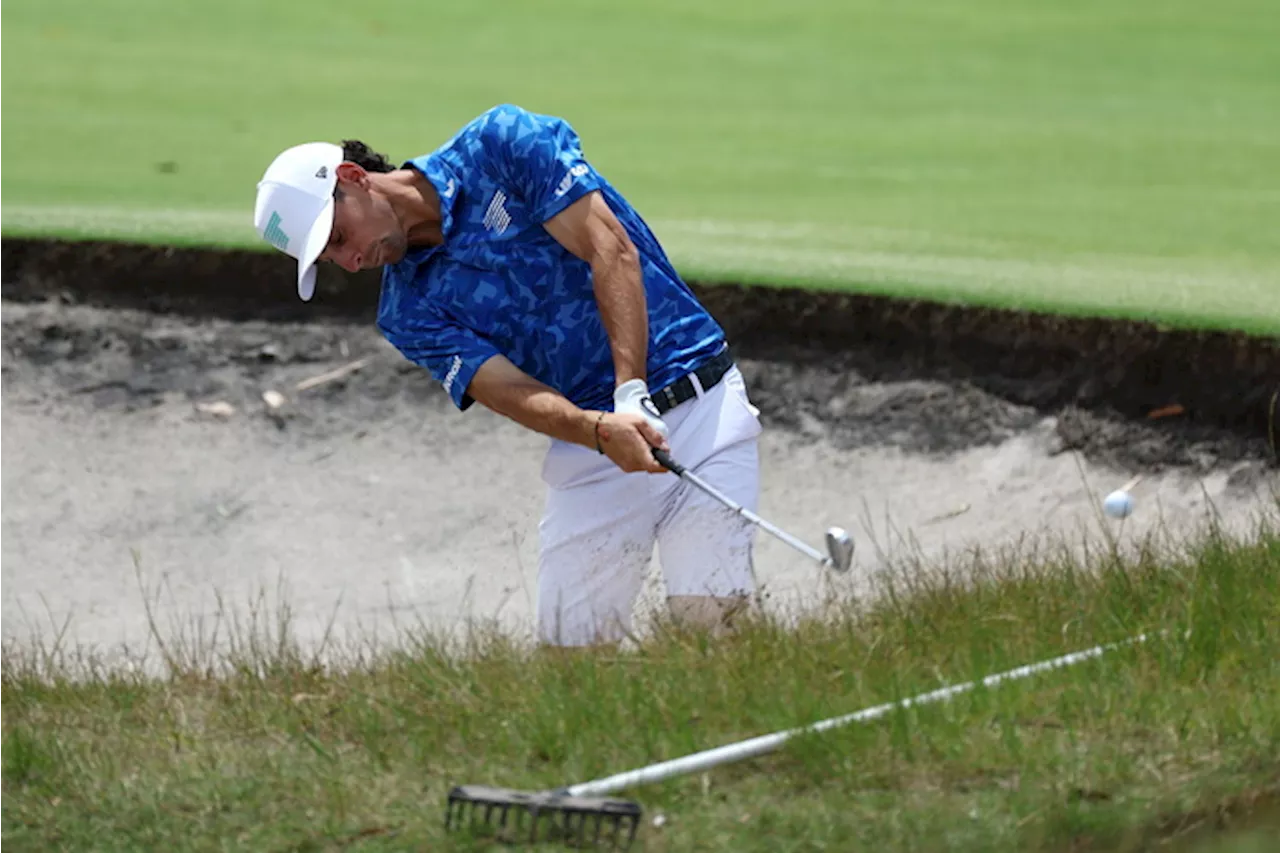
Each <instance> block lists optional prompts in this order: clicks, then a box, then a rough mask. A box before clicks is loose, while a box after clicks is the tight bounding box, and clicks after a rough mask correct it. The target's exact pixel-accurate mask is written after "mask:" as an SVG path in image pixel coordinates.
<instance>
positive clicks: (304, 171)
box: [254, 104, 761, 646]
mask: <svg viewBox="0 0 1280 853" xmlns="http://www.w3.org/2000/svg"><path fill="white" fill-rule="evenodd" d="M254 223H255V226H256V227H257V229H258V233H259V234H260V235H261V236H262V238H263V239H264V240H266V241H267V242H269V243H271V244H272V245H273V246H275V247H276V248H277V249H279V250H280V251H282V252H284V253H286V254H288V255H290V256H291V257H294V258H297V259H298V294H299V296H300V297H301V298H302V299H303V300H310V299H311V297H312V295H313V293H314V290H315V280H316V269H315V264H316V263H317V262H318V261H328V262H332V263H336V264H338V265H339V266H341V267H342V268H343V269H345V270H348V271H351V272H355V271H357V270H362V269H372V268H375V267H379V266H381V267H382V268H383V272H382V289H381V295H380V298H379V304H378V320H377V323H378V328H379V330H380V331H381V332H382V334H383V335H384V336H385V337H386V338H387V340H389V341H390V342H391V343H392V344H393V345H395V347H396V348H397V349H398V350H399V351H400V352H401V353H402V354H403V355H404V356H405V357H406V358H408V359H409V360H411V361H413V362H414V363H416V364H419V365H422V366H423V367H425V368H426V369H427V370H429V371H430V373H431V375H432V376H433V377H434V378H435V379H436V380H438V381H439V382H441V383H442V385H443V386H444V389H445V391H446V392H447V393H448V394H449V396H450V398H451V399H452V400H453V403H454V405H455V406H457V408H458V409H459V410H461V411H465V410H466V409H467V408H469V407H470V406H471V405H472V404H473V403H474V402H477V401H478V402H479V403H481V404H482V405H483V406H486V407H488V408H489V409H491V410H493V411H495V412H497V413H499V414H501V415H503V416H505V417H507V418H510V419H511V420H514V421H516V422H517V423H520V424H522V425H523V426H525V427H527V428H529V429H532V430H536V431H537V432H540V433H543V434H545V435H547V436H549V437H550V439H551V441H550V447H549V448H548V451H547V454H546V457H545V460H544V463H543V468H542V476H543V480H544V482H545V483H546V485H547V488H548V493H547V500H546V505H545V509H544V513H543V517H542V520H541V523H540V525H539V540H540V542H539V545H540V554H539V563H538V586H537V589H538V595H537V620H538V634H539V637H540V640H541V641H542V642H544V643H546V644H550V645H559V646H584V645H590V644H594V643H600V642H606V643H607V642H614V641H617V640H619V639H621V638H622V637H623V636H624V635H625V634H626V632H627V631H628V630H629V629H630V621H631V612H632V607H633V604H634V601H635V598H636V596H637V595H638V594H639V591H640V587H641V584H642V582H643V576H644V571H645V568H646V566H647V565H648V563H649V560H650V558H651V556H652V554H653V549H654V545H655V543H656V544H657V547H658V551H659V555H660V561H661V565H662V569H663V574H664V578H665V581H666V585H667V590H668V594H669V598H668V606H669V608H670V612H671V615H672V616H673V618H674V619H676V620H677V621H681V622H685V623H686V624H694V625H698V626H701V627H704V628H716V627H717V626H719V625H721V624H723V623H724V622H725V621H726V620H727V619H728V618H729V617H730V616H731V615H732V614H733V613H734V612H736V611H737V610H738V609H740V608H741V607H742V606H743V605H744V604H745V603H746V600H747V599H748V597H749V596H750V595H751V594H752V592H753V591H754V582H753V577H752V568H751V553H752V537H753V532H754V531H753V528H752V526H751V525H750V524H748V523H746V522H745V521H743V520H742V518H741V517H739V516H738V515H736V514H734V513H733V512H731V511H729V510H727V509H725V508H724V507H723V506H722V505H721V504H719V503H716V502H714V501H712V500H711V499H710V498H708V497H707V496H706V495H705V494H704V493H703V492H701V491H699V490H696V489H691V488H687V487H686V486H685V484H684V483H683V481H682V480H681V479H680V478H678V477H676V476H675V475H673V474H671V473H670V472H669V471H667V470H666V469H665V468H663V467H662V466H661V465H660V464H659V463H658V462H657V461H656V460H655V459H654V457H653V453H652V449H653V448H654V447H659V448H662V449H663V450H669V451H670V452H671V453H672V454H673V455H674V456H675V457H676V458H678V459H680V461H681V462H682V463H683V464H684V465H685V466H686V467H687V468H688V469H689V470H691V471H694V472H696V473H697V474H698V475H700V476H701V477H703V478H704V479H705V480H706V481H708V482H710V483H712V484H714V485H715V487H716V488H717V489H719V490H720V491H722V492H723V493H725V494H727V495H729V496H730V497H731V498H732V499H733V500H735V501H737V502H738V503H740V504H741V505H742V506H744V507H747V508H748V509H754V508H755V505H756V502H757V493H758V490H759V461H758V454H757V438H758V436H759V434H760V431H761V427H760V422H759V420H758V417H757V416H758V414H759V412H758V411H757V410H756V409H755V408H754V407H753V406H752V405H751V403H750V401H749V400H748V397H747V393H746V388H745V383H744V381H743V378H742V374H741V373H740V372H739V371H738V368H737V367H736V366H735V365H734V363H733V360H732V358H731V357H730V356H729V354H728V350H727V345H726V341H725V335H724V332H723V330H722V329H721V328H720V326H719V325H718V324H717V323H716V322H715V320H714V319H713V318H712V317H711V315H710V314H709V313H708V312H707V311H706V309H705V308H703V306H702V305H701V304H699V302H698V301H697V299H696V298H695V297H694V295H693V293H692V292H691V291H690V289H689V287H688V286H687V285H686V284H685V283H684V282H683V281H682V280H681V279H680V277H679V275H677V273H676V271H675V269H674V268H673V267H672V265H671V262H670V261H669V260H668V259H667V256H666V254H665V252H664V251H663V249H662V247H661V246H660V245H659V243H658V240H657V238H656V237H655V236H654V234H653V233H652V232H651V231H650V230H649V227H648V226H647V225H646V223H645V221H644V220H643V219H642V218H641V217H640V215H639V214H638V213H637V212H636V211H635V210H634V209H633V208H632V207H631V205H630V204H629V203H628V202H627V201H626V200H625V199H624V198H623V197H622V196H621V195H620V194H619V193H618V191H617V190H615V189H614V187H613V186H612V185H610V183H609V182H608V181H606V180H605V179H604V177H603V176H601V174H600V173H599V172H597V171H596V169H595V168H594V167H593V166H592V165H591V164H590V163H589V162H588V161H587V160H586V159H585V157H584V155H583V152H582V149H581V144H580V142H579V139H578V136H577V133H576V132H575V130H574V129H573V128H572V127H571V126H570V125H569V123H568V122H566V121H564V120H563V119H560V118H556V117H553V116H547V115H540V114H536V113H533V112H530V111H528V110H525V109H523V108H521V107H518V106H514V105H510V104H505V105H500V106H497V107H494V108H493V109H490V110H488V111H486V112H484V113H482V114H481V115H479V116H478V117H476V118H475V119H473V120H472V121H470V122H468V123H467V124H466V125H465V126H464V127H462V128H461V129H460V130H459V131H458V132H457V133H456V134H455V135H454V136H453V138H451V139H449V140H448V141H447V142H445V143H444V144H443V145H441V146H440V147H439V148H437V149H436V150H435V151H433V152H431V153H429V154H424V155H421V156H419V157H415V158H413V159H411V160H409V161H407V162H405V163H404V164H403V165H401V166H400V167H399V168H396V167H394V166H392V165H391V163H390V162H388V161H387V159H386V158H385V157H383V156H382V155H380V154H376V153H374V152H373V151H371V150H370V149H369V148H368V147H367V146H365V145H364V144H363V143H361V142H355V141H345V142H344V143H343V145H342V146H338V145H333V144H329V143H323V142H311V143H306V144H302V145H298V146H295V147H292V148H289V149H288V150H286V151H284V152H283V153H281V154H280V155H278V156H277V157H276V159H275V160H274V161H273V162H272V163H271V165H270V166H269V167H268V168H267V170H266V173H265V174H264V175H263V178H262V180H261V182H259V184H258V194H257V202H256V206H255V211H254Z"/></svg>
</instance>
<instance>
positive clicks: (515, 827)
mask: <svg viewBox="0 0 1280 853" xmlns="http://www.w3.org/2000/svg"><path fill="white" fill-rule="evenodd" d="M640 814H641V810H640V805H639V803H634V802H631V801H630V800H615V799H611V798H606V797H574V796H570V795H569V794H567V793H562V792H556V791H538V792H531V791H513V790H511V789H509V788H491V787H488V786H486V785H459V786H456V787H455V788H454V789H453V790H452V791H450V792H449V806H448V811H447V813H446V815H445V827H446V828H448V829H459V828H461V827H462V826H463V825H464V824H469V825H470V826H471V827H493V826H495V823H494V818H495V816H496V817H497V823H496V827H497V829H498V835H499V836H500V837H503V838H505V839H506V840H510V841H516V840H520V839H521V837H522V836H523V839H524V840H526V841H529V842H534V841H537V840H538V831H539V827H540V826H543V827H545V834H544V838H543V840H545V841H561V842H564V843H565V844H567V845H570V846H575V847H580V846H583V845H584V844H590V845H593V846H598V845H600V844H601V843H604V844H609V845H612V846H614V847H618V846H621V847H622V848H623V849H624V850H625V849H627V848H629V847H630V846H631V844H632V843H633V842H634V841H635V837H636V831H637V830H638V829H639V828H640ZM526 822H527V824H528V827H527V834H526Z"/></svg>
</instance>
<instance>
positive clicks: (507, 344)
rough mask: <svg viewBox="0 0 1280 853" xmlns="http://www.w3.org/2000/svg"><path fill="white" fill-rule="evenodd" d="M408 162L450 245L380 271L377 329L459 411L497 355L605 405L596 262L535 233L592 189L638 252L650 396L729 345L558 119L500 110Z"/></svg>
mask: <svg viewBox="0 0 1280 853" xmlns="http://www.w3.org/2000/svg"><path fill="white" fill-rule="evenodd" d="M404 165H405V166H406V167H412V168H414V169H417V170H418V171H419V172H421V173H422V174H423V175H425V176H426V178H427V179H428V180H430V181H431V183H432V184H433V185H434V186H435V189H436V191H437V192H438V193H439V196H440V206H441V214H442V218H443V222H442V230H443V232H444V243H443V244H442V245H440V246H435V247H430V248H424V249H417V250H413V249H411V250H410V251H409V252H408V253H407V254H406V255H405V257H404V258H403V259H402V260H401V261H400V262H399V263H396V264H389V265H387V266H386V267H385V268H384V269H383V276H382V293H381V298H380V301H379V305H378V328H379V330H380V331H381V332H382V334H383V335H385V336H386V338H387V340H389V341H390V342H391V343H392V344H394V345H395V347H396V348H397V349H398V350H399V351H400V352H401V353H402V354H404V356H405V357H406V358H408V359H409V360H410V361H413V362H415V363H417V364H420V365H422V366H424V367H426V368H427V369H428V370H429V371H430V372H431V375H432V376H433V377H435V378H436V379H437V380H438V381H440V382H441V383H442V384H443V386H444V388H445V390H446V391H447V392H448V393H449V396H450V397H451V398H452V399H453V402H454V405H456V406H457V407H458V408H459V409H461V410H466V409H467V408H468V407H470V406H471V405H472V403H473V402H474V401H473V400H472V399H471V398H470V397H469V396H468V395H467V393H466V389H467V386H468V385H469V384H470V382H471V379H472V377H473V376H474V375H475V372H476V370H477V369H479V367H480V365H481V364H483V363H484V362H485V361H486V360H487V359H489V358H491V357H492V356H494V355H497V354H502V355H504V356H506V357H507V358H508V359H510V360H511V361H512V362H513V363H514V364H515V365H516V366H517V367H519V368H520V369H522V370H523V371H524V372H526V373H528V374H529V375H530V376H533V377H534V378H535V379H538V380H539V381H541V382H543V383H545V384H547V385H549V386H551V387H552V388H555V389H556V390H557V391H559V392H560V393H562V394H564V395H565V397H567V398H568V399H569V400H571V401H572V402H573V403H575V404H576V405H578V406H579V407H581V408H584V409H605V410H611V409H612V408H613V389H614V385H615V382H614V368H613V353H612V350H611V348H610V346H609V337H608V334H607V333H606V331H605V327H604V324H603V322H602V320H601V318H600V311H599V308H598V307H597V305H596V300H595V294H594V292H593V290H592V279H591V267H590V265H589V264H588V263H587V262H586V261H583V260H581V259H580V258H578V257H577V256H576V255H574V254H573V253H571V252H570V251H568V250H567V249H565V248H564V247H562V246H561V245H560V244H559V242H557V241H556V239H555V238H554V237H552V236H551V235H550V234H549V233H547V231H546V230H545V229H544V228H543V227H542V223H543V222H546V221H547V220H548V219H551V218H552V217H553V216H555V215H556V214H557V213H559V212H560V211H562V210H564V209H565V208H566V207H568V206H569V205H570V204H571V203H573V202H574V201H575V200H577V199H579V198H581V197H582V196H584V195H586V194H587V193H589V192H592V191H599V192H600V193H602V194H603V196H604V198H605V200H606V201H607V202H608V204H609V207H610V208H612V210H613V212H614V214H615V215H616V216H617V218H618V220H619V221H620V222H621V223H622V225H623V227H625V228H626V230H627V233H628V234H629V235H630V237H631V240H632V242H633V243H634V244H635V246H636V249H637V250H638V252H639V256H640V267H641V272H642V275H643V278H644V288H645V295H646V299H647V303H648V313H649V347H648V365H647V370H648V379H647V381H648V383H649V387H650V389H653V390H657V389H658V388H661V387H663V386H665V385H667V384H669V383H670V382H672V381H674V380H675V379H677V378H679V377H680V376H681V375H683V374H685V373H688V372H689V371H691V370H693V369H695V368H697V367H698V366H699V365H701V364H702V363H703V362H704V361H705V360H707V359H708V358H709V357H711V356H713V355H715V354H716V353H717V352H719V351H720V350H721V349H722V348H723V346H724V343H725V336H724V332H723V330H722V329H721V328H720V326H719V324H717V323H716V321H715V320H714V319H713V318H712V317H711V315H710V314H709V313H708V312H707V311H706V309H705V308H703V307H702V305H701V304H700V303H699V302H698V301H697V299H696V298H695V297H694V295H693V293H692V291H691V290H690V289H689V287H688V286H687V285H686V284H685V283H684V282H683V281H682V280H681V279H680V277H679V276H678V275H677V274H676V271H675V269H673V268H672V266H671V262H670V261H669V260H668V259H667V256H666V254H665V253H664V251H663V250H662V247H661V246H660V245H659V244H658V240H657V238H656V237H655V236H654V235H653V233H652V232H651V231H650V230H649V227H648V226H647V225H646V224H645V222H644V220H643V219H641V217H640V215H639V214H638V213H637V212H636V211H635V210H634V209H633V208H632V207H631V205H630V204H628V203H627V201H626V200H625V199H624V198H623V197H622V196H621V195H620V194H619V193H618V192H617V191H616V190H615V189H614V188H613V187H612V186H610V184H609V183H608V181H606V180H605V179H604V178H603V177H602V176H601V175H600V174H599V173H598V172H597V171H596V170H595V168H594V167H592V165H591V164H590V163H588V162H587V161H586V159H585V158H584V156H583V153H582V149H581V146H580V144H579V141H578V136H577V133H576V132H575V131H574V130H573V128H572V127H571V126H570V125H569V124H568V123H567V122H566V121H564V120H563V119H559V118H555V117H553V116H546V115H538V114H536V113H532V112H529V111H527V110H525V109H522V108H520V107H517V106H513V105H510V104H503V105H500V106H497V107H494V108H493V109H490V110H488V111H487V112H485V113H483V114H481V115H480V116H478V117H477V118H475V119H474V120H472V121H471V122H469V123H468V124H467V125H466V126H465V127H463V128H462V129H461V130H460V131H458V133H457V134H456V135H455V136H454V137H453V138H452V139H450V140H449V141H448V142H446V143H445V144H443V145H442V146H440V147H439V148H438V149H436V150H435V151H434V152H432V153H430V154H426V155H423V156H420V157H416V158H414V159H412V160H409V161H408V162H406V163H405V164H404Z"/></svg>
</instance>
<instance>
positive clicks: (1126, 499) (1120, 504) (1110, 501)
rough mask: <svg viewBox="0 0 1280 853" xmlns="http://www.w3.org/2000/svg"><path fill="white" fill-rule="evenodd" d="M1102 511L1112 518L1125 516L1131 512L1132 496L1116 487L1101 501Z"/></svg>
mask: <svg viewBox="0 0 1280 853" xmlns="http://www.w3.org/2000/svg"><path fill="white" fill-rule="evenodd" d="M1102 509H1103V511H1104V512H1105V513H1106V514H1107V515H1109V516H1111V517H1112V518H1127V517H1128V516H1129V513H1131V512H1133V497H1132V496H1131V495H1130V494H1129V493H1128V492H1125V491H1121V490H1119V489H1117V490H1116V491H1114V492H1112V493H1111V494H1109V495H1107V499H1106V500H1104V501H1103V502H1102Z"/></svg>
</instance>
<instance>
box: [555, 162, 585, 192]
mask: <svg viewBox="0 0 1280 853" xmlns="http://www.w3.org/2000/svg"><path fill="white" fill-rule="evenodd" d="M589 171H591V170H590V169H589V168H588V167H587V165H586V164H585V163H579V164H578V165H576V166H574V167H573V168H572V169H570V170H569V171H568V172H566V173H565V176H564V180H562V181H561V182H560V186H558V187H556V198H560V197H561V196H562V195H564V194H565V193H567V192H568V191H569V188H570V187H572V186H573V182H574V181H575V180H576V179H578V178H581V177H582V176H583V175H585V174H586V173H587V172H589Z"/></svg>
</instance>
